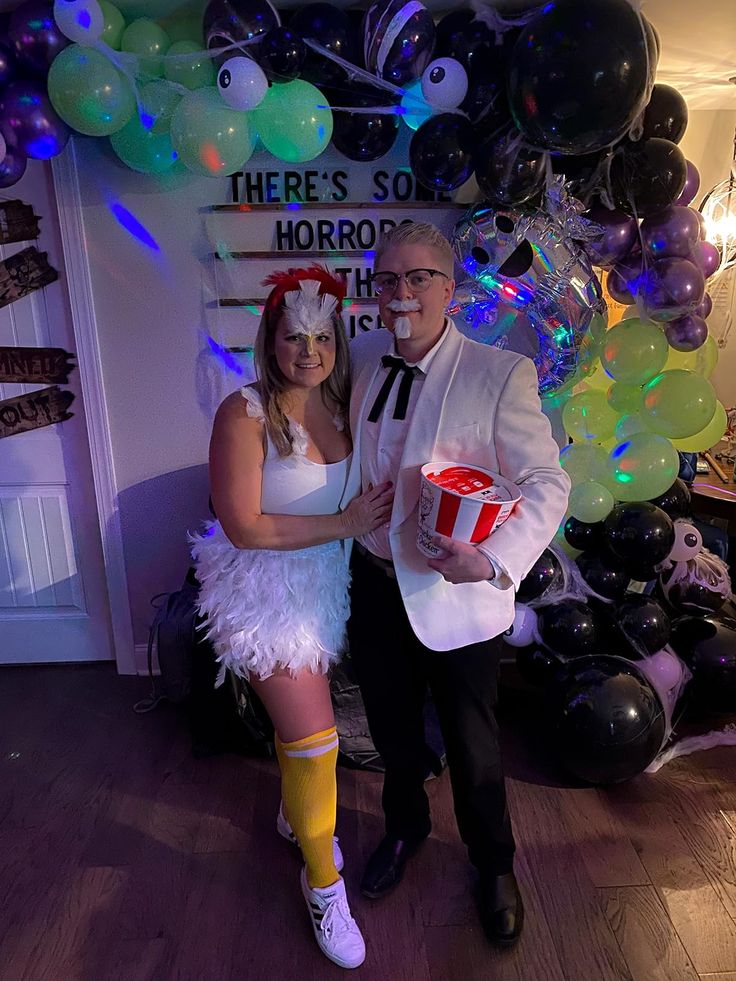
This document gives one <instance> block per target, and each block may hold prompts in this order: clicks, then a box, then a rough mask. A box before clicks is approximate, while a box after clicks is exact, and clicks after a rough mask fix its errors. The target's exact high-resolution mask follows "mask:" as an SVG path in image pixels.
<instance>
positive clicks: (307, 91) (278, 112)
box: [252, 78, 332, 163]
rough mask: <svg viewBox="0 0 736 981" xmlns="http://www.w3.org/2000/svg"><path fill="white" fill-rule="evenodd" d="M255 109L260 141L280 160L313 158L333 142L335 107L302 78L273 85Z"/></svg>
mask: <svg viewBox="0 0 736 981" xmlns="http://www.w3.org/2000/svg"><path fill="white" fill-rule="evenodd" d="M318 106H326V107H327V108H324V109H320V108H318ZM252 112H253V114H254V116H255V121H256V122H255V128H256V130H257V132H258V135H259V136H260V138H261V142H262V143H263V145H264V146H265V147H266V149H267V150H268V151H269V152H270V153H272V154H273V156H274V157H278V159H279V160H286V161H287V162H289V163H300V162H301V161H304V160H313V159H314V158H315V157H318V156H319V154H320V153H322V151H323V150H324V149H325V147H326V146H327V144H328V143H329V142H330V137H331V136H332V110H331V109H330V108H329V103H328V101H327V98H326V97H325V96H324V95H322V93H321V92H320V90H319V89H318V88H315V86H314V85H312V84H311V83H310V82H305V81H304V80H303V79H301V78H297V79H295V80H294V81H293V82H286V83H285V84H284V85H272V86H271V87H270V88H269V90H268V92H267V93H266V97H265V99H264V100H263V102H261V103H260V105H259V106H257V107H256V108H255V109H253V110H252Z"/></svg>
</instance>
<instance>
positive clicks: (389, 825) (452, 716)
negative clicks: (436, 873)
mask: <svg viewBox="0 0 736 981" xmlns="http://www.w3.org/2000/svg"><path fill="white" fill-rule="evenodd" d="M351 594H352V606H351V616H350V620H349V623H348V637H349V642H350V654H351V658H352V661H353V664H354V666H355V671H356V675H357V678H358V682H359V684H360V688H361V691H362V694H363V700H364V702H365V709H366V716H367V719H368V725H369V727H370V731H371V736H372V738H373V741H374V743H375V745H376V749H377V750H378V752H379V753H380V754H381V756H382V757H383V761H384V763H385V766H386V774H385V778H384V784H383V798H382V803H383V810H384V814H385V819H386V834H387V835H390V836H392V837H395V838H400V839H402V840H404V841H418V840H419V839H421V838H424V837H426V836H427V835H428V834H429V832H430V828H431V823H430V816H429V801H428V799H427V794H426V792H425V790H424V778H425V776H426V774H427V771H428V751H427V747H426V743H425V738H424V721H423V710H424V702H425V699H426V694H427V687H428V686H429V690H430V691H431V693H432V697H433V699H434V704H435V708H436V710H437V716H438V718H439V722H440V728H441V730H442V736H443V739H444V741H445V749H446V752H447V762H448V766H449V769H450V779H451V782H452V793H453V799H454V804H455V816H456V818H457V824H458V829H459V831H460V837H461V838H462V840H463V841H464V843H465V845H466V846H467V849H468V854H469V857H470V861H471V862H472V863H473V865H475V866H476V868H477V869H479V871H481V872H483V873H486V874H489V875H502V874H504V873H506V872H510V871H511V869H512V864H513V856H514V847H515V846H514V837H513V833H512V830H511V821H510V818H509V812H508V807H507V804H506V788H505V785H504V776H503V769H502V765H501V754H500V749H499V745H498V725H497V723H496V717H495V714H494V707H495V704H496V694H497V678H498V665H499V658H500V643H501V642H500V640H499V639H494V640H489V641H484V642H483V643H479V644H470V645H469V646H467V647H461V648H458V649H457V650H451V651H432V650H429V649H428V648H427V647H425V646H424V645H423V644H421V643H420V641H419V640H418V639H417V637H416V635H415V634H414V631H413V630H412V629H411V625H410V624H409V620H408V617H407V615H406V611H405V609H404V603H403V600H402V598H401V593H400V591H399V587H398V583H397V582H396V579H394V578H392V577H390V576H389V575H387V574H386V572H385V571H383V570H382V569H380V568H378V567H377V566H376V565H374V564H373V563H372V562H371V561H370V560H369V559H368V558H366V557H365V556H364V555H361V554H360V552H359V550H358V549H356V548H354V549H353V559H352V587H351ZM489 599H490V597H489Z"/></svg>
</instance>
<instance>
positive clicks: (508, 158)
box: [475, 130, 545, 207]
mask: <svg viewBox="0 0 736 981" xmlns="http://www.w3.org/2000/svg"><path fill="white" fill-rule="evenodd" d="M475 177H476V180H477V181H478V187H479V188H480V192H481V194H482V195H483V197H484V199H485V200H486V201H489V202H490V203H491V204H496V205H501V206H502V207H514V206H517V205H521V204H524V203H525V202H526V201H529V200H531V198H533V197H534V196H535V195H536V194H537V193H538V191H539V189H540V188H541V186H542V184H543V183H544V177H545V154H544V153H542V152H540V151H537V150H531V149H529V148H528V147H526V146H525V145H524V143H523V139H522V137H521V136H520V134H519V133H518V132H517V131H516V130H513V131H512V132H510V133H508V132H507V133H503V132H502V133H498V134H496V135H494V136H491V137H489V138H488V139H486V140H484V141H483V142H482V143H481V144H480V146H479V147H478V151H477V154H476V157H475Z"/></svg>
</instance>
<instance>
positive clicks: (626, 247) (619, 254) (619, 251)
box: [582, 201, 637, 268]
mask: <svg viewBox="0 0 736 981" xmlns="http://www.w3.org/2000/svg"><path fill="white" fill-rule="evenodd" d="M582 217H583V218H587V220H588V221H590V222H594V223H595V224H596V225H601V226H602V231H600V232H599V233H598V234H596V235H595V237H594V238H591V239H588V240H587V241H586V242H585V251H586V252H587V253H588V256H589V258H590V261H591V262H592V263H593V264H594V265H596V266H603V267H604V268H605V267H607V266H613V265H615V264H616V263H617V262H620V261H621V260H622V259H623V258H625V256H627V255H628V254H629V252H630V251H631V249H632V248H633V247H634V243H635V242H636V238H637V224H636V219H635V218H630V217H629V216H628V215H625V214H624V213H623V212H622V211H616V210H611V209H610V208H606V207H604V206H603V205H602V204H601V203H600V201H597V202H595V204H593V205H592V207H590V208H589V209H588V210H587V211H586V212H585V213H584V214H583V216H582ZM592 231H593V229H592V228H591V232H592Z"/></svg>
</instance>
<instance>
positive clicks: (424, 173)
mask: <svg viewBox="0 0 736 981" xmlns="http://www.w3.org/2000/svg"><path fill="white" fill-rule="evenodd" d="M475 149H476V143H475V134H474V132H473V127H472V126H471V124H470V123H469V122H468V120H467V119H465V118H463V116H460V115H458V114H457V113H451V112H443V113H440V114H439V115H437V116H431V117H430V118H429V119H428V120H427V121H426V122H424V123H422V125H421V126H420V127H419V129H418V130H417V131H416V132H415V133H414V135H413V136H412V138H411V143H410V144H409V160H410V162H411V169H412V171H413V172H414V176H415V177H416V178H417V180H418V181H419V182H420V183H421V184H424V185H425V187H431V188H432V189H433V190H437V191H452V190H454V189H455V188H456V187H460V185H461V184H464V183H465V181H466V180H467V179H468V178H469V177H470V175H471V174H472V173H473V158H474V153H475Z"/></svg>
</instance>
